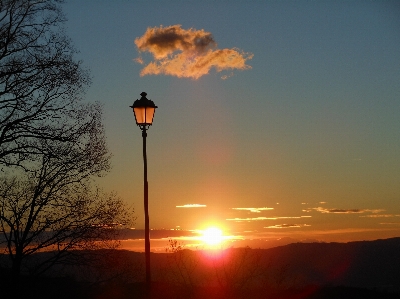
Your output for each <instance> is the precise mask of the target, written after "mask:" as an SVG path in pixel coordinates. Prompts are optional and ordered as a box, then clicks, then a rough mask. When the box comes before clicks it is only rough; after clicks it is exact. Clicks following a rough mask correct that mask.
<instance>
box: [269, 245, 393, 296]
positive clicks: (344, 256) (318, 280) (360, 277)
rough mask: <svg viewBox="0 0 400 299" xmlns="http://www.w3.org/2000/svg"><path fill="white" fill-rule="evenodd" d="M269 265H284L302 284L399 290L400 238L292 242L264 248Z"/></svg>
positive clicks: (290, 274) (289, 273) (288, 272)
mask: <svg viewBox="0 0 400 299" xmlns="http://www.w3.org/2000/svg"><path fill="white" fill-rule="evenodd" d="M264 254H265V255H266V256H268V257H269V258H270V261H271V267H280V266H282V265H287V271H286V272H287V275H288V276H289V277H293V278H297V279H301V280H302V281H303V282H304V283H305V284H317V285H343V286H351V287H361V288H376V289H385V290H392V291H396V292H400V238H392V239H384V240H376V241H360V242H349V243H293V244H289V245H285V246H280V247H275V248H271V249H266V250H265V252H264Z"/></svg>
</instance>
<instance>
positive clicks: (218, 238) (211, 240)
mask: <svg viewBox="0 0 400 299" xmlns="http://www.w3.org/2000/svg"><path fill="white" fill-rule="evenodd" d="M201 239H202V241H203V242H204V243H206V244H207V245H211V246H212V245H218V244H220V243H221V242H222V240H223V235H222V230H220V229H219V228H216V227H209V228H207V229H205V230H203V232H202V237H201Z"/></svg>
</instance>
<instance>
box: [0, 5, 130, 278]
mask: <svg viewBox="0 0 400 299" xmlns="http://www.w3.org/2000/svg"><path fill="white" fill-rule="evenodd" d="M61 2H62V1H58V0H42V1H31V0H25V1H21V0H6V1H0V166H1V171H2V172H1V177H0V248H1V250H2V251H3V252H5V253H7V254H8V257H9V263H10V264H11V269H12V276H13V277H18V276H19V275H20V274H21V273H22V274H32V275H38V274H40V273H44V272H46V271H47V270H49V269H50V268H53V267H54V266H55V265H57V264H60V263H64V264H65V263H67V264H71V263H78V264H82V263H88V261H90V260H91V259H92V257H85V259H84V258H83V255H82V254H79V255H76V254H72V251H73V250H76V249H80V250H85V251H82V252H86V253H92V252H94V251H93V249H98V248H114V247H115V246H116V245H117V242H116V241H115V240H116V239H117V234H118V228H120V227H121V226H130V225H131V224H132V221H133V216H132V215H133V210H132V209H130V208H129V207H127V205H126V204H125V203H124V202H123V201H122V200H121V199H120V198H119V197H118V196H117V195H116V194H114V193H111V194H110V193H108V194H107V193H104V192H102V191H101V190H100V189H99V188H94V187H92V186H93V185H92V184H91V182H92V180H93V178H94V177H96V176H97V177H98V176H102V175H104V174H105V173H107V171H108V170H109V168H110V156H111V155H110V153H109V151H108V148H107V145H106V140H105V134H104V127H103V123H102V106H101V105H100V104H99V103H83V101H82V99H81V98H82V96H83V94H84V91H85V89H86V88H87V86H88V85H89V83H90V77H89V73H88V71H87V70H85V69H84V68H83V67H82V65H81V62H80V61H77V60H76V59H75V58H74V55H75V54H76V50H75V49H74V47H73V46H72V44H71V41H70V39H69V38H68V37H67V36H66V35H65V33H64V29H63V24H64V22H65V18H64V15H63V13H62V10H61V7H60V3H61ZM88 249H92V251H88ZM44 250H46V251H49V252H50V253H48V254H47V255H46V257H47V259H43V258H41V259H37V258H31V256H32V255H33V254H35V253H37V252H40V251H44Z"/></svg>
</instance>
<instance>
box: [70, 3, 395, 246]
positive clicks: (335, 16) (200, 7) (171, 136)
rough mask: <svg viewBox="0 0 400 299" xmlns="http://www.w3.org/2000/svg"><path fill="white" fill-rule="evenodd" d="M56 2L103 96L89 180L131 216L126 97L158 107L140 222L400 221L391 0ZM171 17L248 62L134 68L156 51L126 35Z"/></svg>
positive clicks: (390, 225)
mask: <svg viewBox="0 0 400 299" xmlns="http://www.w3.org/2000/svg"><path fill="white" fill-rule="evenodd" d="M63 8H64V12H65V13H66V15H67V18H68V22H67V24H66V27H67V33H68V35H69V36H70V37H71V39H72V40H73V42H74V44H75V46H76V47H77V48H78V49H79V50H80V54H79V56H78V57H79V58H80V59H82V60H83V63H84V66H86V67H88V68H89V69H90V70H91V74H92V77H93V83H92V85H91V87H90V88H89V89H88V92H87V95H86V99H87V100H88V101H100V102H102V103H103V104H104V114H105V125H106V134H107V139H108V142H109V147H110V151H111V152H112V153H113V160H112V161H113V169H112V171H111V172H110V173H109V175H108V176H106V177H105V178H103V179H101V180H99V184H101V186H103V187H104V188H105V189H106V190H115V191H117V192H118V193H119V194H120V195H121V196H122V197H123V198H124V199H126V200H127V201H128V202H130V203H132V204H133V205H134V206H135V210H136V216H137V217H138V219H137V225H136V226H137V228H141V227H143V216H142V211H143V208H142V201H143V199H142V196H143V191H142V183H143V182H142V177H143V173H142V171H143V163H142V155H141V150H142V143H141V142H142V140H141V133H140V130H139V128H138V127H137V126H136V125H135V122H134V117H133V113H132V111H131V110H130V108H129V106H130V105H132V103H133V101H134V100H136V99H138V98H139V97H140V93H141V92H142V91H145V92H147V94H148V98H149V99H152V100H153V101H154V102H155V103H156V105H158V107H159V108H158V109H157V111H156V115H155V120H154V125H153V126H152V127H151V128H150V130H149V132H148V159H149V161H148V163H149V164H148V166H149V170H148V171H149V177H148V179H149V188H150V190H149V200H150V226H151V227H152V228H175V227H177V226H179V227H181V228H183V229H198V228H202V227H206V226H208V225H211V224H214V225H217V226H221V227H223V228H225V229H226V230H229V231H230V232H231V233H235V234H239V233H244V232H252V233H257V234H259V235H268V236H271V235H274V236H275V235H276V236H293V237H298V238H308V237H309V238H317V239H321V240H352V239H366V238H379V237H390V236H400V205H399V202H400V188H399V187H398V186H399V185H400V184H399V183H400V155H399V153H400V100H399V99H400V84H399V82H400V51H399V48H400V35H399V32H400V5H399V3H398V2H396V1H368V2H367V1H248V2H244V1H127V0H125V1H122V0H117V1H85V2H84V3H82V1H76V0H75V1H67V3H66V4H65V5H63ZM173 25H181V28H183V29H185V30H189V29H193V30H204V31H205V32H208V33H211V34H212V36H213V38H214V40H215V42H216V44H217V48H218V49H237V50H238V51H241V52H245V53H251V54H252V55H253V56H252V59H249V60H247V61H246V63H247V65H249V66H251V69H247V70H239V69H233V70H223V71H221V72H218V71H217V70H216V69H213V68H212V69H211V70H210V71H209V73H208V74H207V75H204V76H202V77H201V78H199V79H197V80H194V79H191V78H178V77H176V76H168V75H147V76H142V77H141V76H140V72H141V70H142V69H143V68H144V65H143V64H142V65H141V64H139V63H136V62H135V61H134V60H135V59H136V58H138V57H139V56H140V55H142V58H143V59H144V60H145V61H146V63H150V62H151V61H153V57H152V55H151V54H150V53H148V52H144V53H141V54H140V53H139V52H138V49H137V47H136V45H135V43H134V41H135V39H136V38H139V37H142V36H143V35H144V34H145V32H146V30H147V29H148V28H154V27H158V28H159V27H160V26H163V27H168V26H173ZM223 76H228V78H227V79H222V77H223ZM195 204H197V205H201V206H202V207H193V206H192V207H190V208H181V207H177V206H184V205H195ZM249 208H271V209H264V210H262V209H261V210H258V213H257V212H254V210H253V211H252V210H251V209H249ZM306 216H307V217H306ZM257 217H261V218H259V219H255V218H257ZM264 218H265V219H264ZM268 218H275V219H268ZM232 219H236V220H232Z"/></svg>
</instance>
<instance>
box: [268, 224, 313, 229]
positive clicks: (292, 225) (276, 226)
mask: <svg viewBox="0 0 400 299" xmlns="http://www.w3.org/2000/svg"><path fill="white" fill-rule="evenodd" d="M306 226H311V225H309V224H277V225H270V226H266V227H264V228H293V227H306Z"/></svg>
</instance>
